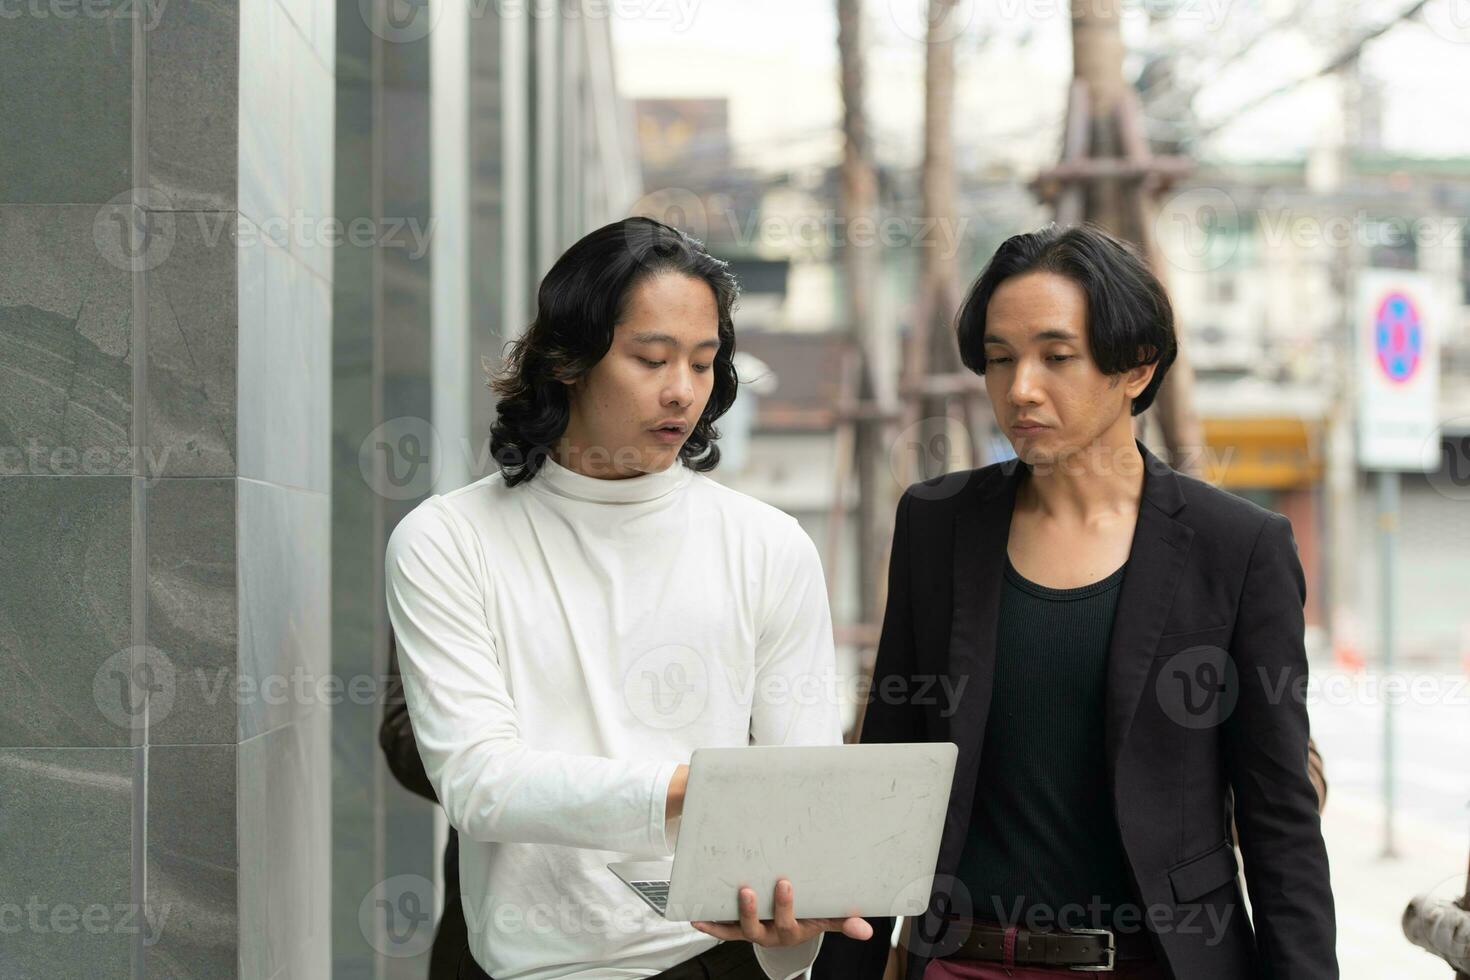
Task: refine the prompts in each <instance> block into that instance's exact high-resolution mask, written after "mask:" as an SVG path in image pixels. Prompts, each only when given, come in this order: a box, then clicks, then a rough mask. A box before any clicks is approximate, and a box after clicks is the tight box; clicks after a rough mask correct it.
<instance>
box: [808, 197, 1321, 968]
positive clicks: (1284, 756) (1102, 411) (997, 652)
mask: <svg viewBox="0 0 1470 980" xmlns="http://www.w3.org/2000/svg"><path fill="white" fill-rule="evenodd" d="M958 334H959V337H958V339H959V348H960V353H961V356H962V358H963V361H964V364H965V366H966V367H968V368H969V369H970V370H972V371H974V372H975V373H976V374H979V375H981V376H982V377H983V378H984V380H985V390H986V392H987V394H988V395H989V398H990V402H991V407H992V410H993V411H994V414H995V420H996V422H997V424H998V425H999V428H1000V431H1001V432H1003V433H1005V435H1006V437H1007V438H1008V439H1009V441H1010V443H1011V445H1012V447H1013V448H1014V450H1015V458H1014V459H1011V460H1007V461H1005V462H1002V463H996V464H992V465H990V466H985V467H982V468H980V469H976V470H969V471H964V472H958V473H951V474H948V475H946V476H942V477H939V478H936V479H934V480H931V481H927V482H924V483H919V484H915V485H914V486H912V487H910V488H909V489H908V490H907V491H906V492H905V493H904V495H903V497H902V499H901V500H900V502H899V505H898V515H897V520H896V523H895V531H894V538H893V552H892V560H891V562H890V566H889V574H890V578H889V588H888V600H887V601H888V605H887V609H886V612H885V615H884V620H883V628H882V633H881V637H880V641H879V648H878V656H877V664H876V668H875V673H874V678H873V685H872V689H873V690H889V689H892V688H891V687H890V686H889V685H890V684H891V683H892V682H891V681H890V679H891V678H898V679H899V680H900V684H899V686H898V689H908V690H912V689H914V682H915V681H917V680H920V679H932V678H933V677H935V676H937V677H939V678H941V679H944V680H947V681H951V682H952V683H946V684H942V685H941V687H942V688H943V689H945V690H949V691H963V694H962V695H958V699H959V703H957V704H956V703H949V704H941V705H933V704H924V705H921V704H918V703H910V702H905V701H903V700H902V699H887V698H885V699H882V700H878V701H874V702H873V703H871V704H870V705H869V706H868V708H867V713H866V716H865V719H864V721H863V727H862V741H864V742H910V741H953V742H955V743H956V744H957V745H958V746H959V758H958V762H957V765H956V769H955V781H954V785H953V791H952V795H951V798H950V808H949V813H948V817H947V820H946V825H945V829H944V835H943V839H942V843H941V845H940V852H939V861H938V866H937V868H936V869H935V870H936V872H937V873H936V878H935V884H934V890H933V893H932V897H931V904H930V908H929V911H928V913H927V914H926V915H923V916H920V917H917V918H916V919H915V920H914V921H913V923H912V929H911V931H910V933H909V939H908V942H907V943H906V944H905V948H904V949H901V950H900V955H901V956H903V958H904V961H905V963H906V975H907V977H908V980H921V978H922V980H946V978H963V980H992V978H994V980H1000V978H1010V980H1041V978H1044V977H1057V978H1060V977H1075V976H1077V975H1078V971H1083V972H1092V971H1097V972H1102V973H1105V974H1112V975H1115V976H1120V977H1126V978H1134V980H1167V978H1169V977H1173V978H1175V980H1260V978H1273V980H1288V978H1290V980H1309V978H1310V980H1332V978H1335V977H1336V976H1337V975H1338V973H1337V961H1336V954H1335V951H1334V937H1335V924H1334V916H1333V901H1332V889H1331V884H1330V881H1329V876H1328V866H1327V853H1326V849H1325V847H1324V846H1323V842H1322V834H1321V827H1320V822H1319V819H1318V811H1317V804H1318V797H1317V791H1316V790H1315V789H1314V787H1313V784H1312V780H1311V777H1310V775H1309V765H1308V723H1307V712H1306V706H1305V704H1304V702H1303V700H1302V698H1301V697H1300V692H1301V691H1303V690H1305V688H1306V683H1305V682H1306V679H1307V661H1306V656H1305V653H1304V650H1303V614H1302V604H1303V601H1304V599H1305V581H1304V578H1303V574H1302V567H1301V563H1300V561H1299V560H1298V558H1297V553H1296V545H1295V542H1294V540H1293V537H1292V529H1291V523H1290V521H1288V520H1287V519H1286V518H1285V517H1282V516H1281V515H1280V514H1276V513H1273V512H1271V511H1269V510H1266V509H1264V508H1262V507H1259V506H1257V505H1256V504H1254V503H1251V502H1250V501H1247V500H1245V499H1242V498H1240V497H1237V496H1234V495H1232V494H1230V493H1228V492H1226V491H1224V490H1221V489H1218V488H1216V487H1213V486H1211V485H1209V484H1207V483H1204V482H1202V481H1200V480H1196V479H1193V478H1191V477H1189V476H1186V475H1183V474H1181V473H1179V472H1177V471H1175V470H1174V469H1172V468H1171V467H1169V466H1168V465H1166V464H1165V463H1163V462H1162V461H1161V460H1159V459H1158V458H1157V457H1155V456H1154V455H1153V454H1152V453H1150V452H1149V450H1148V449H1147V448H1146V447H1145V446H1144V445H1143V444H1142V443H1141V442H1139V441H1138V440H1137V439H1136V438H1134V435H1133V419H1134V418H1135V417H1136V416H1137V415H1139V413H1141V412H1143V411H1144V410H1145V409H1147V408H1148V407H1149V405H1150V404H1151V403H1152V402H1153V400H1154V396H1155V395H1156V394H1157V393H1158V390H1159V386H1160V385H1161V384H1162V383H1163V380H1164V377H1165V374H1166V373H1167V372H1168V369H1169V366H1170V364H1171V363H1172V362H1173V360H1174V357H1175V352H1176V340H1175V335H1174V317H1173V312H1172V310H1171V308H1170V304H1169V299H1168V296H1167V295H1166V294H1165V291H1164V288H1163V286H1162V285H1161V284H1160V282H1159V281H1158V279H1157V278H1155V276H1154V275H1153V274H1152V273H1151V272H1150V271H1149V269H1148V267H1147V265H1146V264H1145V263H1144V262H1143V261H1141V260H1140V258H1139V257H1138V255H1137V254H1136V253H1135V252H1134V251H1133V250H1132V249H1131V248H1129V247H1128V246H1126V245H1125V244H1123V243H1122V242H1120V241H1118V240H1117V239H1114V238H1112V237H1111V236H1109V235H1107V234H1106V233H1105V232H1103V231H1101V230H1099V229H1097V228H1094V227H1090V226H1082V227H1078V228H1071V229H1067V230H1062V229H1058V228H1056V227H1051V228H1048V229H1045V230H1043V231H1039V232H1036V233H1033V234H1026V235H1017V236H1015V237H1013V238H1011V239H1008V240H1007V241H1006V242H1005V243H1003V244H1002V245H1001V246H1000V248H999V249H998V250H997V251H996V253H995V255H994V257H993V258H992V259H991V260H990V263H989V264H988V265H987V266H986V268H985V269H984V271H983V272H982V273H981V274H980V277H979V279H978V280H977V281H976V282H975V285H974V287H973V288H972V290H971V291H970V294H969V297H968V298H967V299H966V301H965V304H964V307H963V308H962V310H961V311H960V314H959V320H958ZM961 680H967V681H968V683H967V684H961V683H959V682H960V681H961ZM1232 813H1233V816H1234V827H1235V828H1238V839H1239V844H1240V849H1241V852H1242V853H1243V856H1244V863H1245V877H1246V882H1247V885H1248V887H1249V894H1250V900H1251V908H1250V914H1249V915H1247V913H1246V909H1245V905H1244V896H1243V895H1242V894H1241V890H1240V887H1239V885H1238V883H1237V874H1236V872H1237V867H1236V852H1235V847H1234V843H1235V841H1234V838H1235V836H1236V831H1234V830H1232V821H1231V817H1232ZM870 921H871V922H872V923H873V925H874V938H873V939H871V940H869V941H866V942H857V941H853V940H849V939H846V938H844V937H840V936H834V937H831V938H830V939H829V940H828V942H827V944H826V945H825V946H824V948H823V950H822V954H821V957H820V958H819V959H818V962H817V964H816V969H815V970H814V971H813V972H814V976H815V977H816V978H817V980H878V978H880V977H882V976H883V974H884V970H885V965H886V963H887V960H888V954H889V943H888V938H889V936H890V935H891V934H892V931H893V930H892V921H891V920H885V919H874V920H870Z"/></svg>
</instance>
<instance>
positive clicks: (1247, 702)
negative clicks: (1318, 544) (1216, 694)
mask: <svg viewBox="0 0 1470 980" xmlns="http://www.w3.org/2000/svg"><path fill="white" fill-rule="evenodd" d="M1306 595H1307V589H1306V579H1305V576H1304V575H1303V574H1302V566H1301V561H1300V560H1299V559H1298V557H1297V550H1296V540H1295V538H1294V537H1293V535H1292V531H1291V522H1290V521H1289V520H1287V519H1286V518H1285V517H1282V516H1281V515H1279V514H1272V515H1270V516H1269V517H1268V518H1267V519H1266V521H1265V523H1264V524H1263V526H1262V527H1261V529H1260V532H1259V534H1258V535H1257V538H1256V542H1255V546H1254V548H1253V550H1252V553H1251V557H1250V561H1249V563H1248V566H1247V569H1246V579H1245V583H1244V585H1243V586H1242V589H1241V596H1240V603H1239V608H1238V612H1237V614H1236V626H1235V632H1234V636H1233V637H1232V639H1231V643H1230V654H1231V657H1232V659H1233V660H1234V663H1235V667H1236V671H1237V678H1236V679H1237V683H1238V684H1239V685H1240V697H1239V699H1238V700H1237V702H1236V705H1235V709H1234V711H1232V712H1231V714H1230V716H1229V717H1228V718H1227V719H1226V721H1225V723H1224V729H1223V734H1224V740H1223V744H1224V750H1225V757H1226V767H1227V774H1228V776H1229V779H1230V783H1231V786H1232V788H1233V789H1234V792H1235V801H1236V803H1235V820H1236V826H1237V828H1238V831H1239V834H1240V849H1241V854H1242V857H1243V859H1244V864H1245V878H1246V885H1247V887H1248V889H1249V891H1250V903H1251V919H1252V923H1253V925H1254V927H1255V933H1256V943H1257V947H1258V951H1259V954H1260V969H1261V974H1260V975H1261V976H1262V977H1263V978H1266V980H1308V978H1311V980H1328V978H1333V980H1335V978H1336V977H1337V976H1338V967H1337V954H1336V945H1337V937H1336V924H1335V921H1336V920H1335V914H1334V910H1333V900H1332V885H1331V881H1330V878H1329V876H1328V866H1327V848H1326V845H1325V844H1324V843H1323V840H1322V825H1321V818H1320V817H1319V815H1318V812H1317V790H1316V787H1314V786H1313V785H1312V779H1311V776H1310V770H1309V764H1308V738H1309V734H1310V732H1309V726H1308V720H1307V708H1306V703H1305V699H1304V698H1303V697H1302V696H1301V692H1303V691H1305V689H1306V681H1307V658H1306V651H1305V648H1304V645H1303V637H1302V633H1303V628H1304V625H1305V624H1304V617H1303V613H1302V607H1303V604H1304V603H1305V601H1306Z"/></svg>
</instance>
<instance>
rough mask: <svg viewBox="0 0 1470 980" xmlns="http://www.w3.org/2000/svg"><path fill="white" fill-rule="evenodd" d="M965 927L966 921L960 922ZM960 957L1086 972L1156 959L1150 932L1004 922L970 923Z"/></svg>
mask: <svg viewBox="0 0 1470 980" xmlns="http://www.w3.org/2000/svg"><path fill="white" fill-rule="evenodd" d="M956 924H957V925H959V926H961V927H963V926H964V925H965V922H964V921H960V922H958V923H956ZM949 955H950V956H951V957H953V958H955V959H968V960H984V961H988V962H995V963H1005V964H1007V965H1015V966H1061V967H1066V968H1067V969H1069V970H1077V971H1079V972H1084V973H1111V972H1113V964H1114V963H1115V962H1116V961H1117V960H1120V959H1153V958H1154V955H1155V954H1154V950H1153V945H1152V943H1151V942H1150V941H1149V938H1148V935H1147V934H1146V933H1144V932H1137V933H1120V934H1115V933H1114V932H1113V931H1112V930H1111V929H1068V930H1051V931H1032V930H1030V929H1024V928H1021V927H1019V926H1004V925H1001V924H999V923H989V922H978V921H970V922H969V934H968V935H967V936H966V937H965V940H964V942H962V943H961V944H960V947H959V949H957V950H955V951H954V952H953V953H951V954H949Z"/></svg>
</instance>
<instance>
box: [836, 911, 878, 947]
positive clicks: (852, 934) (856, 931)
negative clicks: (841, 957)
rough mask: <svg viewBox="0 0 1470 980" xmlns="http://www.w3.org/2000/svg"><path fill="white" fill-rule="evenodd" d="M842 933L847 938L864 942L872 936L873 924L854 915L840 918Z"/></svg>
mask: <svg viewBox="0 0 1470 980" xmlns="http://www.w3.org/2000/svg"><path fill="white" fill-rule="evenodd" d="M842 934H843V935H844V936H846V937H847V938H848V939H856V940H859V941H861V942H866V941H867V940H869V939H872V938H873V924H872V923H871V922H869V921H868V920H867V919H864V918H861V917H859V916H856V915H855V916H852V917H851V918H848V919H843V920H842Z"/></svg>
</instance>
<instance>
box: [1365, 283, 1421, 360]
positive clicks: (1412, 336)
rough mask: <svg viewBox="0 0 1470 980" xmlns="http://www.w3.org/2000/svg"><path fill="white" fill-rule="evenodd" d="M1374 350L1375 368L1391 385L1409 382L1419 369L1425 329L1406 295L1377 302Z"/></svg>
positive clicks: (1392, 294) (1396, 291) (1417, 311)
mask: <svg viewBox="0 0 1470 980" xmlns="http://www.w3.org/2000/svg"><path fill="white" fill-rule="evenodd" d="M1373 349H1374V352H1375V353H1376V354H1377V357H1378V367H1379V368H1380V369H1381V370H1382V371H1383V373H1384V374H1385V375H1386V376H1387V377H1388V379H1389V380H1390V381H1396V382H1399V383H1403V382H1405V381H1408V380H1409V379H1410V378H1412V377H1413V376H1414V372H1415V371H1417V370H1418V369H1419V363H1420V361H1422V360H1423V355H1424V327H1423V324H1422V323H1421V321H1420V319H1419V307H1418V305H1417V304H1416V303H1415V302H1414V300H1413V299H1412V298H1411V297H1409V296H1408V295H1407V294H1405V293H1403V292H1401V291H1399V290H1394V291H1393V292H1391V293H1389V294H1388V295H1387V296H1384V297H1383V299H1382V300H1381V301H1380V302H1379V304H1378V313H1377V315H1376V316H1375V317H1374V318H1373Z"/></svg>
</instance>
